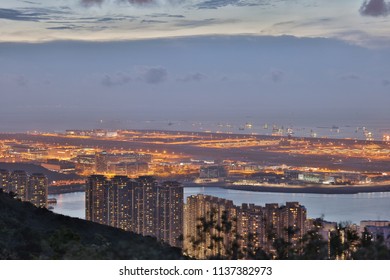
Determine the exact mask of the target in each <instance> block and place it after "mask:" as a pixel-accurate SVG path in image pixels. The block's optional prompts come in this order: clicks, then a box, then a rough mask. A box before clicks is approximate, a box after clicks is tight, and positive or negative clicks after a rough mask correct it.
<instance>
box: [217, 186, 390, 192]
mask: <svg viewBox="0 0 390 280" xmlns="http://www.w3.org/2000/svg"><path fill="white" fill-rule="evenodd" d="M221 187H222V188H226V189H233V190H240V191H252V192H278V193H316V194H357V193H372V192H390V185H388V184H387V185H353V186H352V185H349V186H344V185H343V186H341V185H329V186H324V185H321V186H319V185H304V186H297V185H294V186H291V185H264V186H247V185H224V186H221Z"/></svg>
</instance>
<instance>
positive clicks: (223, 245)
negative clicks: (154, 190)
mask: <svg viewBox="0 0 390 280" xmlns="http://www.w3.org/2000/svg"><path fill="white" fill-rule="evenodd" d="M305 221H306V209H305V208H304V207H303V206H301V205H299V203H297V202H287V203H286V205H284V206H280V207H279V205H278V204H276V203H272V204H266V205H265V207H262V206H257V205H254V204H242V206H240V207H238V206H235V205H234V204H233V202H232V201H230V200H226V199H221V198H217V197H212V196H208V195H202V194H199V195H196V196H190V197H187V203H186V205H185V206H184V251H185V252H186V253H187V254H188V255H189V256H192V257H194V258H197V259H207V258H214V257H217V258H225V257H230V258H233V259H236V258H244V259H245V258H251V257H252V256H254V255H255V254H256V252H257V251H258V250H263V251H265V252H267V253H273V246H272V245H273V242H274V241H275V240H276V239H277V238H282V239H284V240H286V241H289V242H291V243H292V244H293V245H296V244H297V242H298V240H299V239H300V238H302V236H303V234H304V233H305V232H306V228H305V226H304V225H305Z"/></svg>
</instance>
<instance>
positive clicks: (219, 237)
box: [184, 194, 237, 259]
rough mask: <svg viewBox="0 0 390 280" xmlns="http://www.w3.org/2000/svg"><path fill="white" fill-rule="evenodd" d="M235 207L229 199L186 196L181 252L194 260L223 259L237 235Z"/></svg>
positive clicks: (200, 195)
mask: <svg viewBox="0 0 390 280" xmlns="http://www.w3.org/2000/svg"><path fill="white" fill-rule="evenodd" d="M236 221H237V208H236V207H235V206H234V205H233V202H232V201H231V200H226V199H222V198H218V197H213V196H208V195H203V194H199V195H196V196H194V195H192V196H190V197H187V204H186V205H185V211H184V251H185V252H186V253H187V254H188V255H189V256H192V257H195V258H197V259H206V258H210V257H214V256H219V257H225V256H226V255H228V254H230V253H231V251H232V250H233V247H232V246H234V240H235V238H236V234H237V223H236Z"/></svg>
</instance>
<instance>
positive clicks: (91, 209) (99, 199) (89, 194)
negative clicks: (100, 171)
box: [85, 175, 108, 225]
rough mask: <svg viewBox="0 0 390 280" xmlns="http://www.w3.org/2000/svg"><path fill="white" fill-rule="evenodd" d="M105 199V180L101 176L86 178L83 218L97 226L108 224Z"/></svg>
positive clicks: (106, 183)
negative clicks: (97, 224)
mask: <svg viewBox="0 0 390 280" xmlns="http://www.w3.org/2000/svg"><path fill="white" fill-rule="evenodd" d="M107 198H108V180H107V178H106V177H105V176H103V175H92V176H90V177H88V180H87V184H86V189H85V218H86V219H87V220H89V221H93V222H96V223H99V224H105V225H106V224H108V223H107V216H108V213H107V207H108V206H107Z"/></svg>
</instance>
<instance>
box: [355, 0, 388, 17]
mask: <svg viewBox="0 0 390 280" xmlns="http://www.w3.org/2000/svg"><path fill="white" fill-rule="evenodd" d="M359 11H360V14H361V15H363V16H372V17H379V16H387V15H389V14H390V2H387V3H386V2H385V0H365V1H364V2H363V4H362V6H361V7H360V10H359Z"/></svg>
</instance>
